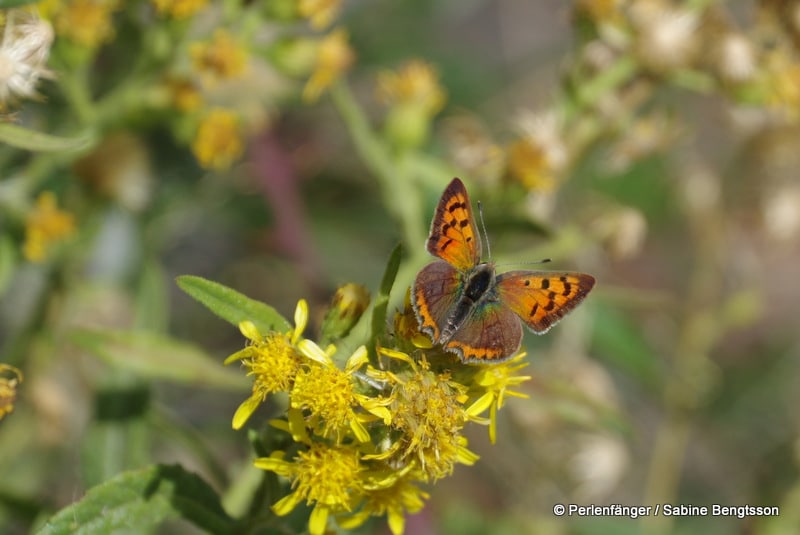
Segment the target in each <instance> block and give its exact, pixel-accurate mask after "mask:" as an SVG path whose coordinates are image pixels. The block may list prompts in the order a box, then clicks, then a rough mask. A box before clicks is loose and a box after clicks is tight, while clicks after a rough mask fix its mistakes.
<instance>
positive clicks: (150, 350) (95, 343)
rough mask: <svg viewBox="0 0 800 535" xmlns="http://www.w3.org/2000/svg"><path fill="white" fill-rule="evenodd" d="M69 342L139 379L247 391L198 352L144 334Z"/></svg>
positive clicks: (80, 334)
mask: <svg viewBox="0 0 800 535" xmlns="http://www.w3.org/2000/svg"><path fill="white" fill-rule="evenodd" d="M71 338H72V340H73V341H74V342H75V343H77V344H78V345H79V346H81V347H82V348H84V349H86V350H87V351H89V352H90V353H92V354H93V355H95V356H97V357H99V358H101V359H103V360H105V361H106V362H108V363H109V364H111V365H112V366H115V367H118V368H122V369H127V370H130V371H131V372H133V373H136V374H137V375H139V376H141V377H146V378H150V379H163V380H167V381H175V382H179V383H186V384H196V385H206V386H212V387H215V388H229V389H232V390H246V389H247V388H248V385H249V384H250V381H249V380H248V379H247V378H246V377H245V376H244V374H242V373H240V372H239V371H237V370H235V369H232V368H224V367H223V366H222V360H221V359H220V360H215V359H214V358H212V357H210V356H209V355H207V354H206V353H204V352H203V351H202V350H201V349H199V348H197V347H195V346H193V345H191V344H188V343H186V342H182V341H179V340H175V339H173V338H169V337H167V336H163V335H159V334H155V333H152V332H147V331H107V330H102V331H101V330H89V329H83V330H77V331H74V332H73V333H72V336H71Z"/></svg>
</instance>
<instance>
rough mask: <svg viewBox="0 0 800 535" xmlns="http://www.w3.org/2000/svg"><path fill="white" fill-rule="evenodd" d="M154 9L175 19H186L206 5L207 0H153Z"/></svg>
mask: <svg viewBox="0 0 800 535" xmlns="http://www.w3.org/2000/svg"><path fill="white" fill-rule="evenodd" d="M153 4H155V6H156V11H158V12H159V14H161V15H167V16H170V17H172V18H175V19H187V18H189V17H191V16H192V15H194V14H195V13H197V12H198V11H200V10H201V9H203V8H204V7H206V5H207V4H208V0H153Z"/></svg>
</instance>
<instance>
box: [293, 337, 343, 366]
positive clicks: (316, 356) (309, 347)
mask: <svg viewBox="0 0 800 535" xmlns="http://www.w3.org/2000/svg"><path fill="white" fill-rule="evenodd" d="M297 349H299V350H300V353H302V354H303V356H305V357H308V358H310V359H311V360H314V361H317V362H319V363H320V364H322V365H323V366H333V365H334V364H333V360H331V358H330V357H329V356H328V355H326V354H325V352H324V351H323V350H322V348H321V347H319V346H318V345H317V344H315V343H314V342H313V341H311V340H308V339H305V340H300V342H299V343H298V344H297Z"/></svg>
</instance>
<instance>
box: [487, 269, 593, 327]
mask: <svg viewBox="0 0 800 535" xmlns="http://www.w3.org/2000/svg"><path fill="white" fill-rule="evenodd" d="M594 282H595V280H594V277H592V276H591V275H586V274H585V273H573V272H568V271H564V272H556V271H554V272H548V271H540V272H535V271H509V272H508V273H503V274H501V275H498V277H497V293H498V296H499V297H500V300H501V301H502V302H503V303H504V304H505V305H506V306H507V307H508V308H509V309H511V310H513V311H514V313H516V314H517V315H518V316H519V317H520V319H522V321H523V322H524V323H525V324H526V325H527V326H528V327H529V328H530V329H531V330H532V331H533V332H535V333H537V334H543V333H545V332H547V330H548V329H550V327H552V326H553V325H555V324H556V323H557V322H558V321H559V320H560V319H561V318H563V317H564V316H565V315H566V314H567V313H568V312H569V311H570V310H572V309H573V308H575V307H576V306H577V305H578V304H579V303H580V302H581V301H583V299H584V298H585V297H586V294H588V293H589V291H590V290H591V289H592V288H593V287H594Z"/></svg>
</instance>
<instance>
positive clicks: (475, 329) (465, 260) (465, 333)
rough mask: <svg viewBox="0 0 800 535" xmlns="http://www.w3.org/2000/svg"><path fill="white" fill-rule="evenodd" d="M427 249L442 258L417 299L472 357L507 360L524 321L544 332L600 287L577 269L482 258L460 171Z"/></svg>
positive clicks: (424, 322) (418, 284)
mask: <svg viewBox="0 0 800 535" xmlns="http://www.w3.org/2000/svg"><path fill="white" fill-rule="evenodd" d="M427 248H428V252H429V253H431V254H432V255H434V256H437V257H439V258H440V259H441V260H436V261H434V262H432V263H431V264H428V265H427V266H425V267H424V268H422V270H420V272H419V273H418V274H417V277H416V279H415V280H414V285H413V287H412V291H411V299H412V305H413V307H414V312H415V313H416V315H417V320H418V321H419V324H420V328H421V330H422V332H424V333H425V334H427V335H428V336H429V337H430V338H431V340H432V341H433V343H435V344H439V345H441V346H442V347H443V348H444V349H446V350H447V351H451V352H453V353H455V354H457V355H458V356H459V357H460V358H461V360H463V361H465V362H500V361H502V360H504V359H506V358H508V357H510V356H511V355H512V354H514V353H515V352H516V351H517V350H518V349H519V346H520V344H521V343H522V324H521V322H520V320H522V322H524V323H525V325H527V326H528V327H529V328H530V329H531V330H532V331H533V332H535V333H537V334H543V333H545V332H547V330H548V329H550V327H552V326H553V325H555V324H556V323H557V322H558V320H560V319H561V318H563V317H564V316H565V315H566V314H567V313H568V312H569V311H570V310H572V309H573V308H575V307H576V306H577V305H578V304H579V303H580V302H581V301H583V299H584V298H585V297H586V295H587V294H588V293H589V292H590V291H591V289H592V288H593V287H594V283H595V280H594V277H592V276H591V275H587V274H585V273H575V272H570V271H509V272H507V273H501V274H500V275H498V274H496V273H495V269H494V264H493V263H491V262H481V239H480V236H479V234H478V232H477V227H476V225H475V217H474V215H473V212H472V206H471V205H470V202H469V197H468V196H467V190H466V189H465V188H464V183H463V182H461V180H460V179H458V178H454V179H453V181H452V182H450V184H449V185H448V186H447V188H446V189H445V190H444V193H443V194H442V198H441V200H439V205H438V206H437V207H436V212H435V213H434V215H433V223H432V224H431V232H430V236H429V237H428V242H427Z"/></svg>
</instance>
